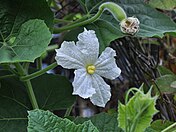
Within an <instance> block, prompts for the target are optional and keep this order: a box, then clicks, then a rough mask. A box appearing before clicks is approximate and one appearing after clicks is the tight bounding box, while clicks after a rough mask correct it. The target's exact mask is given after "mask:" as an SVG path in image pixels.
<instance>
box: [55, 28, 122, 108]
mask: <svg viewBox="0 0 176 132" xmlns="http://www.w3.org/2000/svg"><path fill="white" fill-rule="evenodd" d="M56 52H57V54H56V57H55V59H56V61H57V63H58V65H61V66H62V67H64V68H67V69H76V70H75V72H74V73H75V77H74V81H73V83H72V85H73V95H79V96H80V97H82V98H84V99H85V98H90V101H91V102H92V103H93V104H94V105H97V106H100V107H105V104H106V103H107V102H108V101H109V100H110V97H111V92H110V86H109V85H108V84H106V83H105V81H104V80H103V78H102V77H105V78H108V79H115V78H117V77H118V76H119V75H120V73H121V70H120V69H119V68H118V67H117V65H116V62H115V58H114V56H116V53H115V51H114V50H113V49H112V48H110V47H107V48H106V49H105V50H104V51H103V52H102V54H101V55H100V56H99V58H98V55H99V42H98V39H97V37H96V35H95V31H93V30H86V29H84V32H82V33H80V34H79V35H78V42H76V44H75V42H73V41H72V42H66V41H64V42H63V43H62V45H61V48H60V49H56Z"/></svg>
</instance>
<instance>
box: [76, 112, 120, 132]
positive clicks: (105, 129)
mask: <svg viewBox="0 0 176 132" xmlns="http://www.w3.org/2000/svg"><path fill="white" fill-rule="evenodd" d="M88 120H91V122H92V124H93V125H94V126H96V127H97V129H98V130H99V131H100V132H123V130H122V129H120V128H119V127H118V122H117V114H112V115H111V114H108V113H100V114H97V115H94V116H92V117H90V118H83V117H77V118H76V119H75V120H74V122H75V123H76V124H80V123H83V122H85V121H88Z"/></svg>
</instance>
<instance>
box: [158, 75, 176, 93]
mask: <svg viewBox="0 0 176 132" xmlns="http://www.w3.org/2000/svg"><path fill="white" fill-rule="evenodd" d="M175 80H176V75H171V74H168V75H164V76H161V77H159V78H157V79H156V84H157V86H158V88H159V89H160V91H161V92H168V93H172V92H176V89H175V88H173V87H172V86H171V84H172V83H173V82H174V81H175Z"/></svg>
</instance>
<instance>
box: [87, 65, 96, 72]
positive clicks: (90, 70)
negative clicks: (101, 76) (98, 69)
mask: <svg viewBox="0 0 176 132" xmlns="http://www.w3.org/2000/svg"><path fill="white" fill-rule="evenodd" d="M94 72H95V66H94V65H89V66H87V73H89V74H94Z"/></svg>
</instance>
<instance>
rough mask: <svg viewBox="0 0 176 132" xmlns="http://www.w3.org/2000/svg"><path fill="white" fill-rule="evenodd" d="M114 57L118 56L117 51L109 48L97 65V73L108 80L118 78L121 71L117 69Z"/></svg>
mask: <svg viewBox="0 0 176 132" xmlns="http://www.w3.org/2000/svg"><path fill="white" fill-rule="evenodd" d="M114 56H116V53H115V51H114V50H113V49H112V48H110V47H107V48H106V49H105V51H103V52H102V54H101V55H100V57H99V58H98V60H97V62H96V63H95V67H96V70H95V73H97V74H99V75H100V76H103V77H105V78H108V79H115V78H116V77H118V76H119V75H120V73H121V70H120V68H118V67H117V65H116V62H115V58H114Z"/></svg>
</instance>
